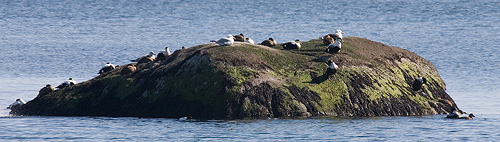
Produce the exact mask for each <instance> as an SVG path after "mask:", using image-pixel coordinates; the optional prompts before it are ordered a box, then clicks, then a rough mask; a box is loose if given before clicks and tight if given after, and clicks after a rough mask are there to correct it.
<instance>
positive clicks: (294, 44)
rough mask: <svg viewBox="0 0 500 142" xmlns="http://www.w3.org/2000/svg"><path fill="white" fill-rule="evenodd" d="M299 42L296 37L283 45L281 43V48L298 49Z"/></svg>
mask: <svg viewBox="0 0 500 142" xmlns="http://www.w3.org/2000/svg"><path fill="white" fill-rule="evenodd" d="M301 44H302V43H300V41H299V40H298V39H297V40H295V41H289V42H287V43H285V44H283V45H281V46H282V47H283V49H299V48H300V47H301Z"/></svg>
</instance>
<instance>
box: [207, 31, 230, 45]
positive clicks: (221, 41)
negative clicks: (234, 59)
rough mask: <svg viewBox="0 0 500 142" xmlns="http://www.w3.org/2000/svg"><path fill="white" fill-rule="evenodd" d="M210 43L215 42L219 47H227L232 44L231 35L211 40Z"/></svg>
mask: <svg viewBox="0 0 500 142" xmlns="http://www.w3.org/2000/svg"><path fill="white" fill-rule="evenodd" d="M211 42H215V43H217V44H219V45H220V46H229V45H232V44H233V43H234V38H233V35H231V34H229V35H228V36H227V37H226V38H220V39H218V40H212V41H211Z"/></svg>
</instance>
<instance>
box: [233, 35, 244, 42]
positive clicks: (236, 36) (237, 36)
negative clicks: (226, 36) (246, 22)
mask: <svg viewBox="0 0 500 142" xmlns="http://www.w3.org/2000/svg"><path fill="white" fill-rule="evenodd" d="M234 41H239V42H245V36H244V35H243V34H239V35H235V36H234Z"/></svg>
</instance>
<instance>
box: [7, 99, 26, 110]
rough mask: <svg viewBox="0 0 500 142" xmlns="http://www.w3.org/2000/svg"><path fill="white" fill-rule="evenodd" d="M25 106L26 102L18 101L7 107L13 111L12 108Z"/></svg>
mask: <svg viewBox="0 0 500 142" xmlns="http://www.w3.org/2000/svg"><path fill="white" fill-rule="evenodd" d="M24 104H26V102H25V101H24V100H22V99H16V101H15V102H14V103H12V104H10V105H9V107H7V109H12V107H16V106H21V105H24Z"/></svg>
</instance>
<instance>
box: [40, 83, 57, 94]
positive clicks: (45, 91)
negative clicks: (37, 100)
mask: <svg viewBox="0 0 500 142" xmlns="http://www.w3.org/2000/svg"><path fill="white" fill-rule="evenodd" d="M50 92H54V87H52V86H51V85H50V84H47V85H45V87H43V88H42V89H40V91H38V96H44V95H47V94H49V93H50Z"/></svg>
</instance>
